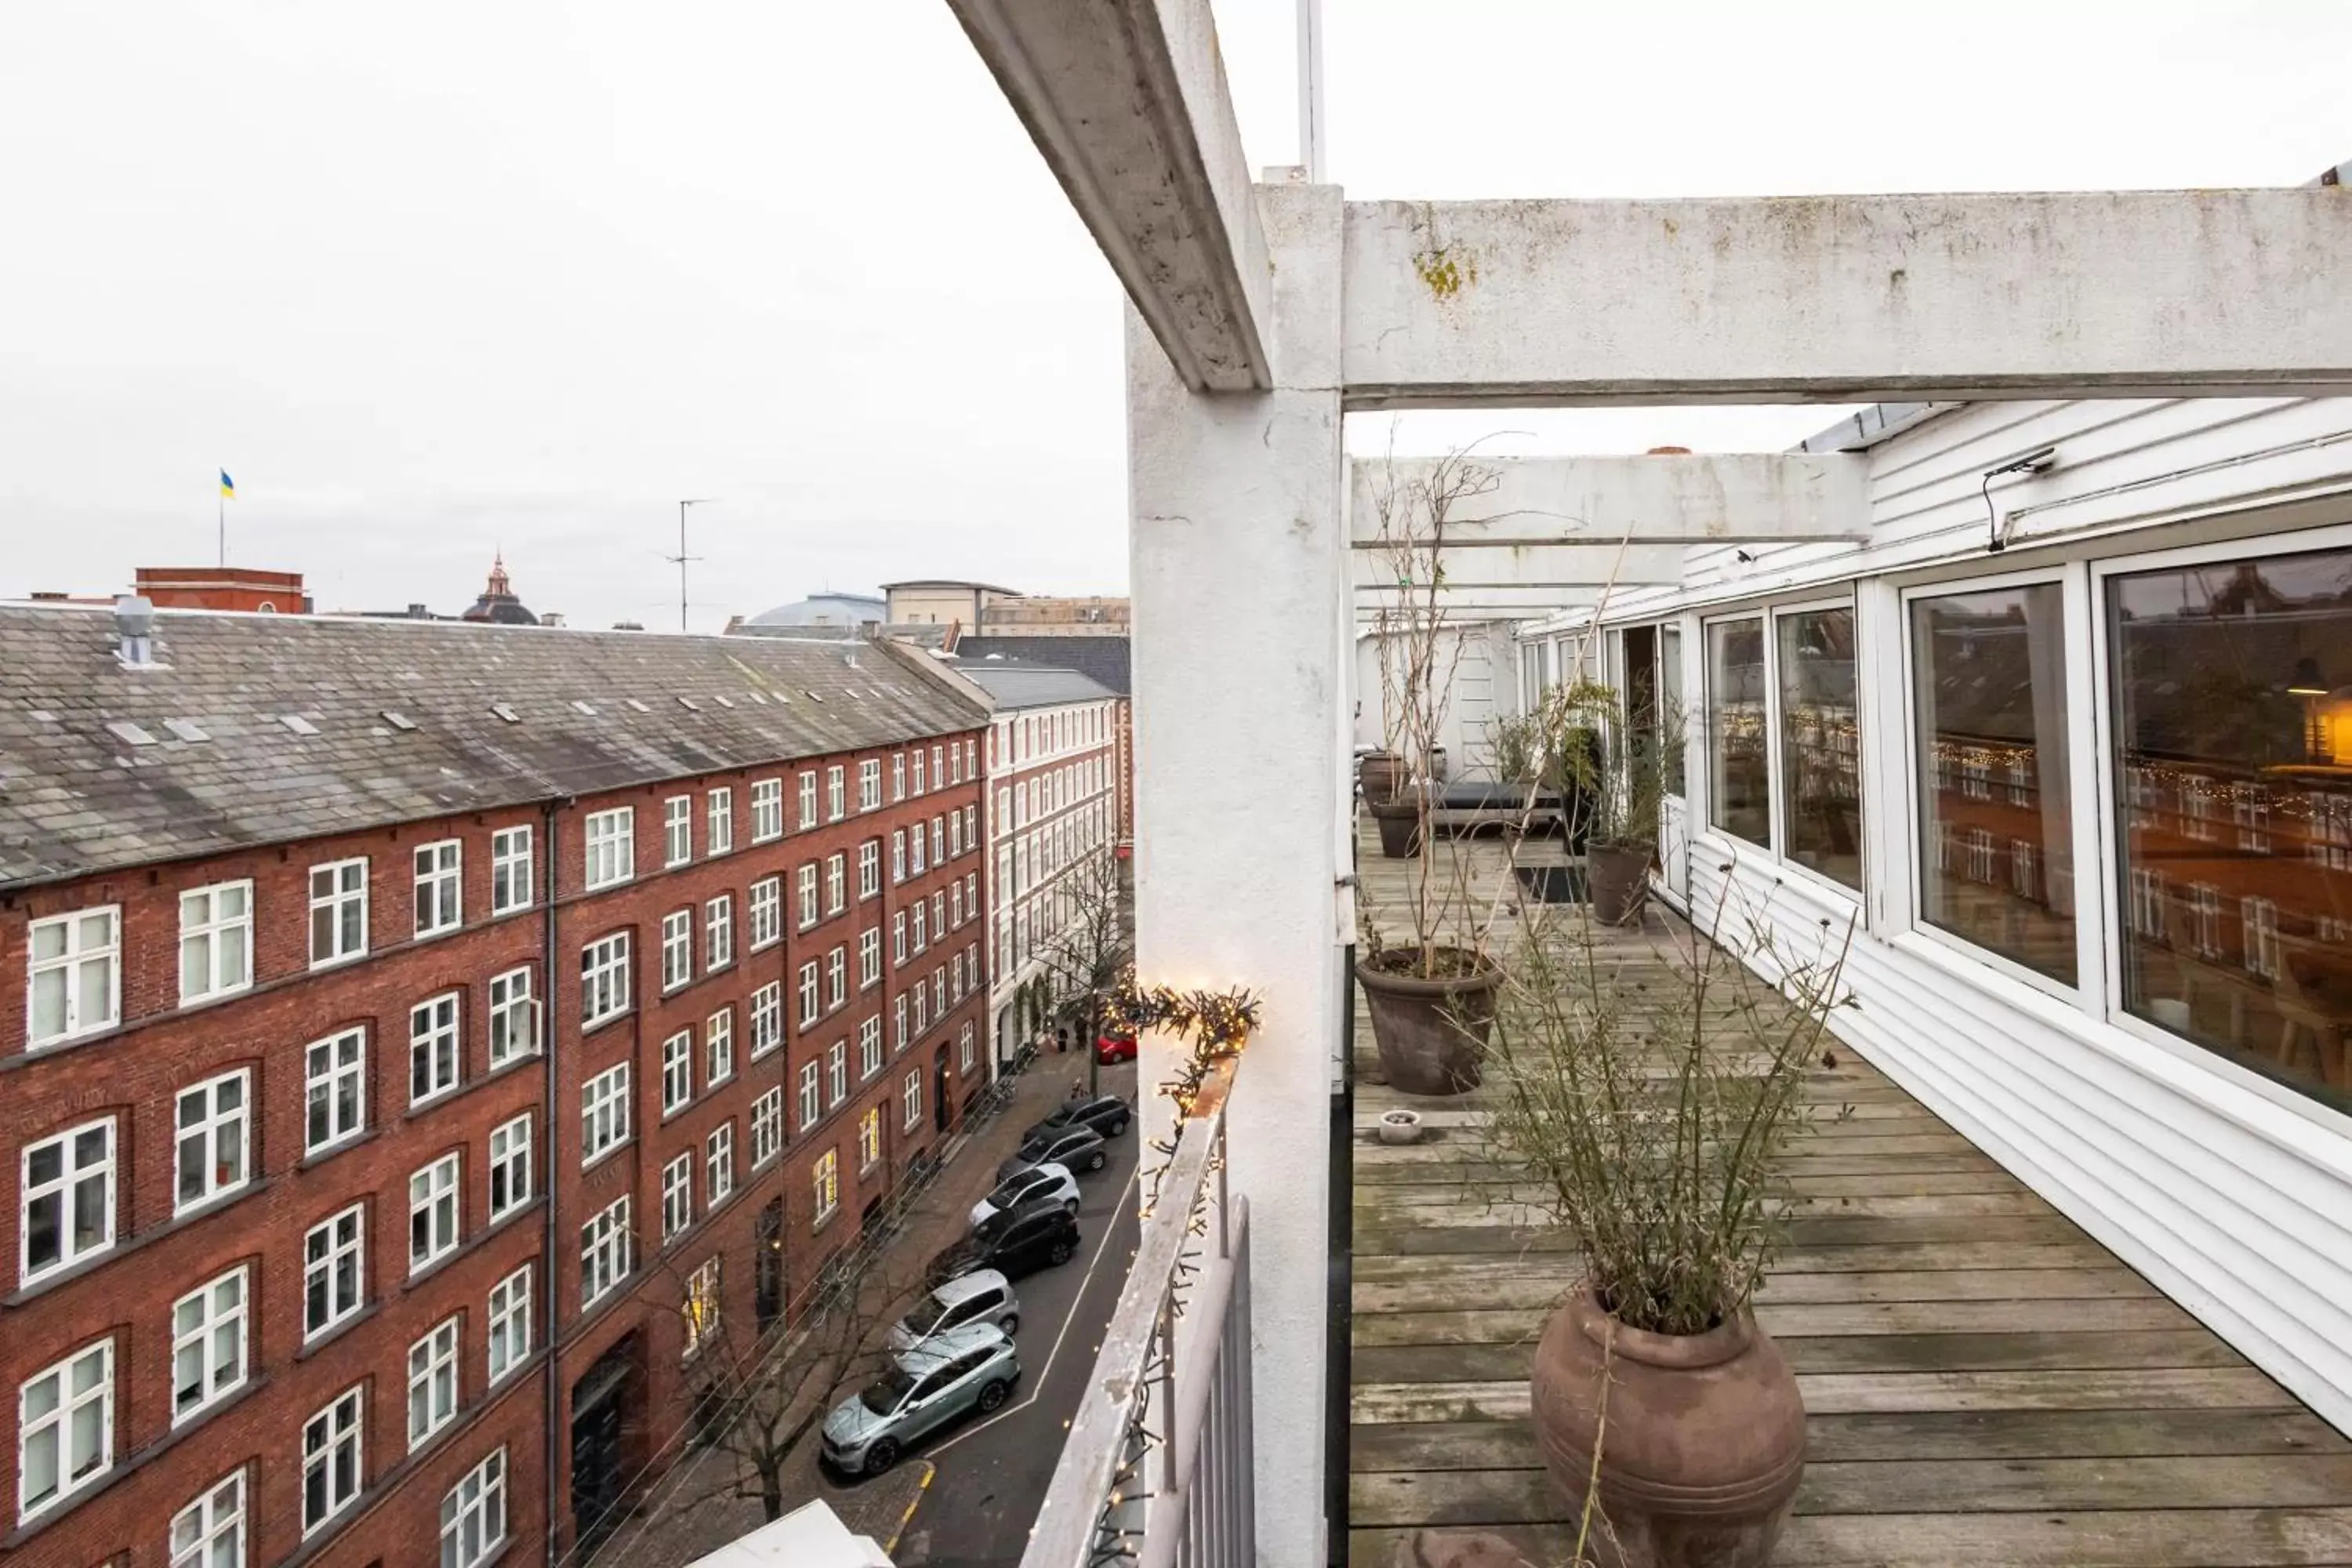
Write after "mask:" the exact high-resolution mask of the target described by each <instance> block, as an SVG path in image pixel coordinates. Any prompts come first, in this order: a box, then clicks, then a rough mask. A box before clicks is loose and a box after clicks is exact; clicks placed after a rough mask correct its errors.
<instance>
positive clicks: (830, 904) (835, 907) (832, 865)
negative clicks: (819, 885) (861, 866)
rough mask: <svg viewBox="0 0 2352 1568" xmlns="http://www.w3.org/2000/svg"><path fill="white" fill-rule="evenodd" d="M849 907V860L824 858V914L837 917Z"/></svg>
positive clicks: (846, 858) (845, 857) (837, 856)
mask: <svg viewBox="0 0 2352 1568" xmlns="http://www.w3.org/2000/svg"><path fill="white" fill-rule="evenodd" d="M848 907H849V858H848V857H847V856H845V855H828V856H826V857H825V858H824V912H825V913H826V914H829V915H837V914H839V913H840V912H841V911H842V910H845V909H847V908H848Z"/></svg>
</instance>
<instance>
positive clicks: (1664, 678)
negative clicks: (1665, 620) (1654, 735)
mask: <svg viewBox="0 0 2352 1568" xmlns="http://www.w3.org/2000/svg"><path fill="white" fill-rule="evenodd" d="M1658 689H1659V693H1660V700H1659V704H1658V721H1659V722H1660V723H1661V724H1665V725H1671V726H1679V725H1680V724H1681V723H1682V722H1683V714H1684V708H1683V629H1682V627H1680V626H1660V627H1659V628H1658ZM1666 793H1667V794H1668V795H1675V796H1677V797H1679V796H1680V795H1682V793H1683V748H1682V747H1680V746H1675V747H1673V748H1672V749H1671V750H1670V751H1669V752H1667V755H1666Z"/></svg>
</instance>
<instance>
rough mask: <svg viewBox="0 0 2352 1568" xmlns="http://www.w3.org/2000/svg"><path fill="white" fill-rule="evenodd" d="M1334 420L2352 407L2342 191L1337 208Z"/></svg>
mask: <svg viewBox="0 0 2352 1568" xmlns="http://www.w3.org/2000/svg"><path fill="white" fill-rule="evenodd" d="M1346 321H1347V327H1346V338H1345V347H1344V350H1343V353H1344V355H1345V362H1346V376H1347V395H1348V406H1349V407H1351V408H1407V407H1416V406H1438V405H1465V404H1486V405H1498V406H1508V405H1559V404H1576V403H1697V402H1709V401H1713V402H1731V403H1803V402H1829V401H1834V402H1901V401H1906V400H1917V399H1926V398H1933V399H1968V400H1977V399H1987V398H2019V397H2032V398H2041V397H2138V396H2151V395H2174V394H2184V393H2188V394H2200V395H2211V396H2230V395H2261V394H2308V395H2333V394H2342V393H2344V392H2347V390H2352V199H2347V196H2346V195H2345V193H2344V192H2343V191H2342V190H2340V189H2323V188H2314V187H2305V188H2297V189H2292V190H2213V191H2112V192H2082V193H2075V192H2059V193H2036V194H2020V195H1862V196H1793V197H1773V198H1724V199H1709V200H1699V201H1492V202H1438V203H1429V202H1350V203H1349V204H1348V229H1347V290H1346Z"/></svg>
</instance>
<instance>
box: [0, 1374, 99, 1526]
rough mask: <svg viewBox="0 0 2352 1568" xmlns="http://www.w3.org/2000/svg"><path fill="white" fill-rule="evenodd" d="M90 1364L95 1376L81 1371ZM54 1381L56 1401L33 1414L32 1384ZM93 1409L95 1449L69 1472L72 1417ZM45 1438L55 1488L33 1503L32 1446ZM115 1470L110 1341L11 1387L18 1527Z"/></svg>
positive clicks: (72, 1429)
mask: <svg viewBox="0 0 2352 1568" xmlns="http://www.w3.org/2000/svg"><path fill="white" fill-rule="evenodd" d="M85 1363H95V1367H94V1373H84V1372H83V1370H82V1369H83V1367H84V1365H85ZM85 1375H86V1376H88V1377H89V1385H88V1386H87V1387H85V1388H82V1389H79V1390H77V1389H76V1388H75V1387H74V1381H75V1379H76V1378H77V1377H78V1376H85ZM52 1379H54V1380H55V1381H56V1384H57V1393H56V1395H55V1399H56V1403H55V1404H54V1405H50V1406H49V1408H48V1409H47V1410H44V1411H42V1412H41V1413H39V1414H38V1415H36V1414H34V1412H33V1390H34V1388H35V1386H36V1385H37V1384H44V1383H47V1382H49V1381H50V1380H52ZM93 1405H94V1406H96V1407H97V1410H98V1446H97V1450H96V1454H95V1456H94V1458H93V1459H92V1461H91V1462H90V1463H89V1464H88V1465H86V1466H85V1467H84V1468H82V1470H81V1471H80V1473H79V1474H75V1473H74V1472H73V1470H72V1469H71V1468H70V1465H69V1460H70V1458H71V1456H72V1447H71V1444H72V1441H73V1432H74V1420H75V1417H76V1416H77V1415H79V1414H80V1412H82V1411H83V1410H85V1409H88V1408H89V1407H91V1406H93ZM44 1437H46V1438H47V1439H48V1440H49V1442H50V1443H52V1444H53V1445H54V1446H55V1447H56V1450H57V1453H56V1460H55V1466H56V1471H57V1485H56V1487H55V1489H52V1490H51V1491H50V1493H49V1494H48V1496H47V1497H45V1498H42V1499H40V1500H37V1501H36V1500H33V1499H31V1498H30V1497H28V1496H27V1495H26V1487H27V1484H28V1480H29V1478H30V1476H31V1473H32V1464H31V1454H32V1447H33V1445H34V1444H35V1443H36V1442H37V1441H39V1440H40V1439H42V1438H44ZM113 1468H114V1337H113V1336H112V1335H108V1336H107V1337H106V1338H105V1339H102V1340H98V1341H94V1342H91V1343H89V1344H86V1345H84V1346H82V1347H81V1348H80V1349H79V1350H77V1351H75V1352H73V1353H72V1354H71V1355H68V1356H67V1357H65V1358H64V1359H63V1360H61V1361H57V1362H53V1363H50V1364H49V1365H47V1366H45V1367H43V1368H42V1369H41V1370H40V1371H38V1372H37V1373H34V1374H33V1375H32V1376H30V1377H28V1378H26V1380H25V1381H24V1382H23V1383H22V1384H18V1385H17V1389H16V1522H17V1523H18V1524H19V1525H23V1524H26V1523H28V1522H30V1521H33V1520H36V1519H38V1518H39V1517H40V1516H41V1515H43V1514H45V1513H47V1512H48V1511H50V1510H52V1509H55V1508H57V1507H58V1506H59V1505H60V1504H62V1503H64V1502H66V1501H68V1500H69V1499H71V1498H73V1497H74V1496H76V1495H77V1494H79V1493H80V1492H84V1491H87V1490H89V1489H90V1488H91V1487H93V1486H95V1485H97V1484H98V1483H99V1482H100V1480H103V1479H105V1478H106V1476H107V1474H108V1472H110V1470H112V1469H113Z"/></svg>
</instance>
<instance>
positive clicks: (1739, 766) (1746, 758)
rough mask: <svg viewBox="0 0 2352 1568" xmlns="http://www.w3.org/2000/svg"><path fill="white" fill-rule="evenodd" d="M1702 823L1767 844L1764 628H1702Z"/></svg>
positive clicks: (1733, 624) (1755, 624)
mask: <svg viewBox="0 0 2352 1568" xmlns="http://www.w3.org/2000/svg"><path fill="white" fill-rule="evenodd" d="M1706 765H1707V783H1708V785H1709V788H1708V790H1707V795H1708V800H1707V820H1708V821H1709V822H1711V823H1713V824H1714V825H1715V826H1717V827H1718V828H1720V829H1722V830H1723V831H1724V832H1726V833H1728V834H1730V835H1732V836H1733V837H1738V838H1745V839H1746V840H1748V842H1749V843H1750V844H1769V843H1770V842H1771V804H1770V793H1769V792H1770V783H1771V768H1770V763H1769V758H1768V755H1767V751H1766V745H1765V734H1764V623H1763V622H1762V621H1761V620H1751V621H1717V622H1716V623H1715V624H1714V625H1713V626H1708V627H1707V628H1706Z"/></svg>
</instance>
